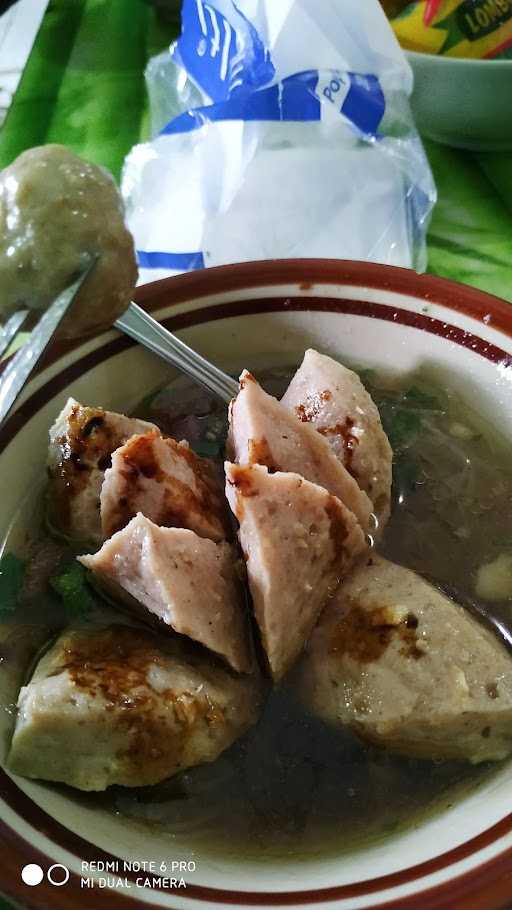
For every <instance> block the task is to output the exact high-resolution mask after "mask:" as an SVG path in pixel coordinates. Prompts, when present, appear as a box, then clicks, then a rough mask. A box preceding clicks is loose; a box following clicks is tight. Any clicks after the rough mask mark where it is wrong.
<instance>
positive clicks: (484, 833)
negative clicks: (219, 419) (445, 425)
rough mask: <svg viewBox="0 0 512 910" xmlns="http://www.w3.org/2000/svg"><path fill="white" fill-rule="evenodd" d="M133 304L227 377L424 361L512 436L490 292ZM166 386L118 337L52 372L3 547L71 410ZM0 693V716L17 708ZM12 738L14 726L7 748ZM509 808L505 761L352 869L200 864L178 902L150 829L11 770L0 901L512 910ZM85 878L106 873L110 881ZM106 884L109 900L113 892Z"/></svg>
mask: <svg viewBox="0 0 512 910" xmlns="http://www.w3.org/2000/svg"><path fill="white" fill-rule="evenodd" d="M137 300H138V301H139V303H140V304H141V305H143V306H145V307H147V308H149V309H151V310H153V311H155V312H156V313H157V315H158V318H159V319H160V320H162V321H163V322H164V323H165V324H166V325H167V326H168V327H169V328H170V329H172V330H174V331H178V332H179V333H180V335H181V337H183V338H184V339H185V340H186V341H187V342H188V343H189V344H191V345H193V346H194V347H195V348H196V349H198V350H199V351H201V352H202V353H203V354H205V355H206V356H207V357H209V358H211V359H212V360H213V361H215V362H216V363H218V364H219V365H220V366H223V365H225V364H227V363H229V364H233V362H237V363H239V364H240V366H241V365H242V364H243V365H245V366H247V367H249V368H250V367H251V364H252V363H254V362H257V363H258V365H259V367H261V366H263V365H268V366H275V365H282V364H283V363H286V364H294V363H297V361H298V360H299V358H300V357H301V356H302V353H303V351H304V349H305V348H306V347H308V346H314V347H316V348H318V349H320V350H323V351H325V352H327V353H329V354H332V355H334V356H335V357H338V358H340V359H341V360H344V359H348V360H350V361H355V362H357V363H360V364H365V365H367V366H368V367H378V368H382V367H385V368H392V369H393V370H397V369H398V370H403V371H407V370H411V369H414V368H416V367H417V366H418V365H420V364H424V363H425V362H426V361H428V362H429V363H431V364H432V363H433V364H435V365H436V368H437V370H438V373H439V375H444V376H445V377H446V382H449V383H451V384H452V386H453V387H454V388H456V389H458V390H459V391H460V392H461V393H462V394H463V395H464V397H465V398H466V399H471V400H472V401H473V406H474V407H475V408H477V409H478V410H480V411H481V412H483V413H487V412H488V413H491V414H492V415H493V419H494V420H495V421H496V422H497V423H501V425H502V427H503V429H504V431H506V432H508V433H509V434H510V435H512V337H511V336H512V308H511V307H510V306H509V305H507V304H506V303H505V302H503V301H500V300H498V299H496V298H493V297H490V296H487V295H485V294H483V293H481V292H480V291H476V290H473V289H470V288H467V287H463V286H461V285H456V284H453V283H450V282H447V281H444V280H442V279H437V278H432V277H429V276H418V275H416V274H415V273H414V272H410V271H406V270H401V269H396V268H391V267H384V266H378V265H367V264H359V263H343V262H332V261H319V260H316V261H304V260H303V261H288V262H287V261H283V262H266V263H252V264H243V265H237V266H225V267H221V268H218V269H211V270H210V269H208V270H205V271H203V272H197V273H194V274H188V275H184V276H180V277H178V278H172V279H168V280H164V281H161V282H156V283H154V284H150V285H147V286H145V287H142V288H140V289H139V290H138V292H137ZM170 375H171V371H170V368H169V367H168V366H166V365H165V364H163V363H162V362H160V361H159V360H158V359H157V358H156V357H154V356H153V355H151V354H149V353H148V352H146V351H144V350H142V349H141V348H140V347H137V346H135V345H134V344H133V343H132V342H131V341H130V340H128V339H127V338H125V337H122V336H120V335H119V334H118V333H117V332H115V331H112V332H109V333H107V334H104V335H101V336H100V337H97V338H94V339H93V340H90V341H88V342H87V343H85V344H82V345H77V346H75V347H74V348H72V349H71V350H69V351H68V352H67V353H66V354H65V355H63V356H61V357H59V358H57V359H53V360H51V361H50V362H48V363H47V365H46V368H45V369H44V370H43V371H42V372H40V373H39V375H38V376H37V377H36V378H35V380H34V381H33V382H32V384H31V386H30V387H29V388H28V389H27V391H26V394H25V396H24V399H23V400H22V402H21V404H20V406H19V407H18V410H17V411H16V412H15V413H13V414H12V416H11V417H10V419H9V420H8V422H7V423H6V424H5V425H4V427H3V428H2V431H1V434H0V501H1V503H2V509H1V512H0V534H1V539H4V538H5V535H6V533H7V531H8V529H9V526H10V524H11V522H12V520H13V517H14V516H15V515H17V516H18V518H17V524H18V527H20V528H21V530H20V531H19V533H22V532H23V524H24V523H26V524H27V525H28V523H29V522H30V518H31V515H32V514H33V510H34V508H36V504H37V500H38V495H39V490H40V488H41V478H42V476H43V474H44V463H45V456H46V445H47V434H48V427H49V425H50V424H51V422H52V421H53V419H54V417H55V414H56V413H57V412H58V411H59V409H60V408H61V407H62V405H63V404H64V402H65V400H66V398H67V397H68V396H69V395H73V396H74V397H76V398H77V399H79V400H84V401H86V402H89V403H91V404H100V403H101V404H102V405H103V406H105V407H108V408H112V409H116V410H125V411H128V410H129V409H130V407H131V406H132V405H134V404H135V402H137V401H138V400H140V399H141V398H142V397H143V396H144V394H145V393H146V392H148V391H149V390H151V389H153V388H154V387H155V386H156V385H158V384H159V383H161V382H164V381H165V380H166V379H168V378H169V376H170ZM0 669H1V667H0ZM0 694H1V697H2V703H3V704H5V702H6V700H7V701H12V699H13V698H15V693H9V692H6V691H5V690H4V691H2V692H1V693H0ZM11 723H12V717H10V716H9V713H8V712H6V711H2V715H1V728H0V740H1V743H2V748H4V749H5V745H6V742H7V741H8V735H9V729H10V724H11ZM511 801H512V763H509V764H506V765H504V766H503V767H500V768H499V769H497V771H496V773H495V775H494V776H493V777H492V778H490V779H489V780H488V781H487V782H486V783H484V784H483V785H482V786H481V787H480V789H477V790H476V791H474V792H472V793H471V794H470V795H468V796H467V797H466V798H464V799H461V801H459V802H457V803H456V804H454V805H453V806H452V807H451V808H449V809H446V810H445V811H444V812H443V813H441V814H438V815H435V816H432V817H430V819H429V820H428V821H425V822H424V823H422V824H421V825H420V826H419V827H411V828H410V829H409V830H407V831H404V832H402V833H401V834H399V835H395V836H391V835H390V836H389V838H388V839H387V840H382V841H380V842H378V843H374V844H373V845H371V846H367V847H364V848H361V849H359V850H358V851H356V852H354V853H352V854H350V855H344V856H340V857H334V858H333V857H330V858H323V857H322V856H321V855H319V856H316V857H314V858H311V859H308V860H305V859H304V858H300V859H299V857H294V855H293V854H291V855H287V856H286V857H285V858H283V859H282V860H281V861H280V862H279V863H265V862H262V861H258V860H255V859H247V860H244V859H240V858H238V859H234V858H229V857H226V858H225V859H222V860H220V859H219V857H218V856H216V857H213V856H209V855H208V853H207V851H205V852H204V853H201V855H197V853H196V855H195V856H194V861H195V863H196V868H195V870H189V871H187V872H185V873H184V878H185V880H186V884H187V887H186V889H179V890H176V889H172V888H170V887H169V885H168V884H167V885H166V883H165V880H166V877H167V878H168V877H169V869H170V863H171V862H172V861H173V860H174V861H180V860H188V859H189V858H190V855H189V851H188V850H187V847H186V845H184V844H183V842H181V841H180V836H179V835H175V836H174V837H173V838H172V839H170V838H169V837H168V836H167V837H164V836H163V835H162V834H159V833H158V832H157V831H156V830H153V829H141V828H140V827H137V826H136V825H135V823H133V824H132V823H130V822H128V821H127V820H126V819H123V818H122V817H121V816H119V815H110V814H108V813H107V812H105V811H103V810H101V809H100V808H98V807H97V806H96V807H95V803H94V802H91V803H89V802H88V801H87V800H84V799H82V798H80V799H79V798H78V797H77V795H76V794H75V793H74V792H73V791H71V790H70V789H67V788H64V787H57V786H51V785H47V784H44V783H40V782H37V781H31V780H27V779H24V778H21V777H16V776H13V775H12V774H10V773H8V772H7V771H5V770H2V771H1V772H0V841H1V844H2V847H1V849H0V891H2V892H3V893H4V894H6V895H7V896H10V897H12V898H13V899H15V900H16V902H17V903H18V904H19V905H20V906H26V907H30V908H32V910H47V908H48V907H52V908H53V910H59V908H69V907H73V908H77V910H80V908H82V907H83V908H85V907H87V908H92V907H94V908H95V910H101V908H103V907H106V908H108V910H116V908H118V907H119V908H121V910H125V908H126V910H129V908H130V907H132V906H137V907H139V908H150V907H155V906H156V907H165V908H173V910H213V908H216V907H225V906H230V907H233V908H247V907H275V906H287V907H296V908H299V907H304V906H310V907H315V908H324V910H327V908H332V910H349V908H350V910H361V908H367V910H368V908H376V907H379V908H393V910H402V908H403V910H406V908H421V910H428V908H436V910H442V908H450V910H453V908H454V907H464V908H471V910H478V908H479V910H497V908H501V907H504V906H506V905H507V906H509V905H510V902H511V901H512V880H511V878H510V868H511V864H512V814H511V811H510V809H511ZM136 862H146V863H148V862H153V863H154V864H155V868H156V869H157V870H160V869H161V870H162V871H161V872H159V873H158V871H157V875H158V874H159V875H160V876H161V877H162V879H163V883H162V884H161V886H160V887H158V886H157V887H153V888H148V887H145V885H144V884H142V883H141V881H140V878H141V875H140V872H137V871H133V869H132V871H130V870H129V868H128V869H127V868H126V867H125V866H124V865H123V864H125V863H127V864H128V865H130V864H132V863H136ZM29 863H33V864H36V865H38V866H40V868H41V870H42V881H41V882H40V883H39V884H38V885H37V886H29V885H26V884H24V883H23V881H22V879H21V870H22V868H23V867H24V866H25V865H26V864H29ZM84 863H85V864H90V863H100V864H101V863H110V864H111V865H110V867H109V868H110V870H111V871H109V872H108V873H106V872H105V871H102V872H98V871H96V872H95V871H92V870H91V867H90V866H84ZM112 864H114V865H112ZM166 870H167V871H166ZM101 877H103V878H107V877H108V878H109V879H110V884H111V885H112V887H108V886H107V887H101V882H100V878H101ZM142 878H144V876H142ZM85 879H88V880H89V884H87V883H86V882H85V881H84V880H85ZM137 879H139V882H138V883H137ZM91 881H92V882H93V887H90V884H91ZM51 882H54V883H53V884H52V883H51ZM59 883H61V884H59ZM114 884H116V885H117V886H116V887H113V885H114ZM128 898H131V899H132V900H129V899H128Z"/></svg>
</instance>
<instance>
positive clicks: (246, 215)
mask: <svg viewBox="0 0 512 910" xmlns="http://www.w3.org/2000/svg"><path fill="white" fill-rule="evenodd" d="M146 79H147V83H148V89H149V95H150V103H151V116H152V123H153V127H154V130H155V138H154V139H153V140H152V141H151V142H147V143H144V144H142V145H138V146H135V147H134V148H133V149H132V151H131V152H130V154H129V155H128V157H127V159H126V161H125V166H124V170H123V177H122V192H123V196H124V199H125V203H126V207H127V218H128V225H129V228H130V230H131V231H132V233H133V234H134V237H135V241H136V246H137V251H138V257H139V267H140V281H141V282H145V281H150V280H154V279H156V278H160V277H163V276H165V275H171V274H176V273H178V272H183V271H188V270H192V269H197V268H202V267H204V266H213V265H221V264H224V263H229V262H243V261H248V260H257V259H281V258H288V257H328V258H338V259H359V260H366V261H369V262H383V263H388V264H391V265H399V266H405V267H413V268H416V269H418V270H422V269H424V268H425V265H426V252H425V251H426V246H425V234H426V229H427V225H428V220H429V216H430V213H431V210H432V207H433V205H434V203H435V199H436V192H435V186H434V183H433V180H432V175H431V173H430V169H429V166H428V162H427V160H426V157H425V154H424V151H423V148H422V145H421V142H420V139H419V137H418V135H417V133H416V131H415V128H414V124H413V121H412V116H411V113H410V109H409V103H408V99H409V96H410V93H411V90H412V74H411V71H410V68H409V66H408V64H407V61H406V59H405V57H404V55H403V53H402V51H401V49H400V47H399V45H398V44H397V42H396V39H395V37H394V35H393V32H392V30H391V28H390V26H389V24H388V22H387V20H386V18H385V16H384V13H383V12H382V9H381V7H380V5H379V3H378V2H377V0H357V2H349V0H237V2H236V4H235V2H233V0H209V2H208V3H206V2H203V0H184V3H183V13H182V34H181V37H180V39H179V40H178V42H177V43H176V44H175V45H174V46H173V47H171V49H170V51H169V52H168V53H166V54H164V55H160V56H159V57H158V58H154V60H153V61H151V62H150V64H149V67H148V71H147V73H146Z"/></svg>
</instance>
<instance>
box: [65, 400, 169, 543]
mask: <svg viewBox="0 0 512 910" xmlns="http://www.w3.org/2000/svg"><path fill="white" fill-rule="evenodd" d="M148 430H157V427H155V426H154V425H153V424H151V423H147V422H146V421H145V420H137V419H135V418H133V417H125V416H124V414H115V413H114V412H113V411H104V410H103V408H90V407H84V405H81V404H79V403H78V401H74V399H73V398H70V399H69V400H68V402H67V403H66V405H65V407H64V408H63V410H62V411H61V413H60V414H59V416H58V417H57V420H56V421H55V423H54V424H53V426H52V427H51V429H50V448H49V452H48V476H49V485H48V515H49V520H50V523H51V524H52V525H53V526H54V528H55V529H56V530H58V531H60V532H61V533H63V534H65V535H66V537H70V538H72V539H74V540H79V541H82V542H83V541H90V542H91V543H99V542H100V541H101V540H102V533H101V521H100V491H101V485H102V483H103V479H104V476H105V471H106V469H107V468H108V467H109V466H110V463H111V457H112V452H113V451H114V450H115V449H117V448H118V447H119V446H120V445H122V444H123V443H124V442H126V440H127V439H129V438H130V436H133V435H134V434H135V433H146V432H147V431H148Z"/></svg>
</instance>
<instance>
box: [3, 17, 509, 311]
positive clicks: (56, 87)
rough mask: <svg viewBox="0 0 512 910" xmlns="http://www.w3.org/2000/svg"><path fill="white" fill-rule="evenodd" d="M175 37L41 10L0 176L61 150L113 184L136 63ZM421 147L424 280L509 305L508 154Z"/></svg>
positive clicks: (133, 108) (137, 120)
mask: <svg viewBox="0 0 512 910" xmlns="http://www.w3.org/2000/svg"><path fill="white" fill-rule="evenodd" d="M176 32H177V23H176V24H175V25H173V24H163V23H160V22H159V21H158V20H157V18H156V16H155V13H154V10H153V8H152V7H151V6H149V5H147V4H146V3H145V2H143V0H51V2H50V5H49V7H48V11H47V13H46V15H45V18H44V20H43V24H42V27H41V30H40V32H39V35H38V37H37V40H36V43H35V46H34V49H33V51H32V54H31V57H30V60H29V62H28V65H27V67H26V70H25V73H24V75H23V78H22V81H21V83H20V87H19V89H18V92H17V95H16V97H15V99H14V102H13V105H12V107H11V110H10V112H9V114H8V116H7V119H6V121H5V124H4V127H3V129H2V130H1V132H0V167H3V166H5V165H6V164H8V163H9V162H10V161H12V160H13V158H15V157H16V155H18V154H19V153H20V152H21V151H23V149H25V148H29V147H30V146H32V145H39V144H42V143H44V142H62V143H64V144H65V145H68V146H69V147H70V148H71V149H73V150H74V151H75V152H77V153H78V154H79V155H83V156H84V157H85V158H89V159H90V160H91V161H95V162H97V163H98V164H103V165H105V166H106V167H108V168H110V170H111V171H112V172H113V173H114V174H115V175H116V176H117V177H118V176H119V173H120V169H121V165H122V162H123V158H124V156H125V154H126V152H127V151H128V150H129V149H130V148H131V146H132V145H134V144H135V143H136V142H138V141H139V140H140V139H141V138H146V137H147V136H148V132H149V130H148V112H147V105H146V95H145V86H144V78H143V71H144V67H145V65H146V62H147V60H148V59H149V57H151V56H152V55H153V54H155V53H158V52H159V51H160V50H162V49H163V48H164V47H165V46H166V45H168V44H169V42H170V40H172V38H173V37H174V35H175V34H176ZM425 144H426V149H427V153H428V156H429V159H430V163H431V166H432V170H433V172H434V177H435V180H436V183H437V187H438V191H439V202H438V204H437V207H436V210H435V212H434V216H433V219H432V223H431V227H430V232H429V238H428V246H429V266H428V268H429V271H431V272H433V273H434V274H436V275H442V276H444V277H446V278H453V279H455V280H457V281H463V282H466V283H467V284H472V285H475V286H476V287H479V288H482V289H483V290H486V291H491V292H492V293H494V294H498V295H499V296H501V297H505V298H507V299H509V300H512V152H509V153H506V152H501V153H495V154H493V153H486V154H480V155H477V154H473V153H470V152H464V151H458V150H456V149H449V148H445V147H442V146H440V145H436V144H434V143H431V142H426V143H425Z"/></svg>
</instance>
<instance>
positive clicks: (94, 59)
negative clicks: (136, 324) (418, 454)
mask: <svg viewBox="0 0 512 910" xmlns="http://www.w3.org/2000/svg"><path fill="white" fill-rule="evenodd" d="M175 34H176V26H173V25H172V24H171V25H163V24H161V23H159V22H158V20H157V19H156V17H155V14H154V12H153V9H152V8H151V7H149V6H147V5H146V4H145V3H144V2H143V0H51V2H50V5H49V7H48V11H47V13H46V15H45V17H44V20H43V24H42V26H41V29H40V32H39V35H38V37H37V40H36V43H35V46H34V49H33V51H32V54H31V57H30V60H29V63H28V65H27V67H26V70H25V72H24V75H23V78H22V81H21V83H20V87H19V89H18V92H17V94H16V97H15V99H14V102H13V104H12V107H11V110H10V111H9V114H8V116H7V119H6V121H5V124H4V126H3V128H2V130H1V131H0V167H4V166H5V165H6V164H9V163H10V162H11V161H12V160H13V158H15V157H16V155H18V154H19V153H20V152H21V151H23V149H26V148H29V147H30V146H33V145H40V144H42V143H45V142H62V143H64V144H65V145H68V146H69V147H70V148H72V149H73V150H74V151H75V152H77V153H78V154H80V155H83V156H84V157H85V158H88V159H90V160H91V161H95V162H97V163H98V164H103V165H105V166H107V167H108V168H110V170H111V171H112V172H113V173H114V174H115V175H116V176H117V177H118V176H119V172H120V169H121V165H122V162H123V158H124V156H125V154H126V153H127V151H128V150H129V149H130V148H131V146H132V145H134V144H135V143H136V142H138V141H139V140H140V139H141V138H146V137H147V136H148V118H147V106H146V96H145V88H144V78H143V72H144V67H145V64H146V61H147V60H148V59H149V57H151V56H152V55H153V54H156V53H158V52H159V51H160V50H162V49H163V48H164V47H165V46H166V45H168V44H169V42H170V40H171V39H172V38H173V37H174V35H175ZM426 148H427V153H428V156H429V159H430V163H431V166H432V170H433V172H434V177H435V180H436V183H437V187H438V190H439V202H438V205H437V208H436V210H435V213H434V217H433V219H432V224H431V228H430V232H429V243H428V245H429V270H430V271H431V272H433V273H435V274H437V275H442V276H444V277H446V278H453V279H455V280H457V281H463V282H466V283H468V284H472V285H475V286H476V287H479V288H482V289H484V290H486V291H491V292H492V293H494V294H498V295H499V296H502V297H505V298H508V299H509V300H511V301H512V153H508V154H506V153H499V154H498V153H496V154H485V155H483V154H482V155H475V154H470V153H468V152H461V151H456V150H453V149H447V148H443V147H441V146H438V145H435V144H433V143H426ZM19 871H20V870H13V875H19ZM3 907H7V905H6V904H4V903H3V902H2V900H1V898H0V908H3Z"/></svg>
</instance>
